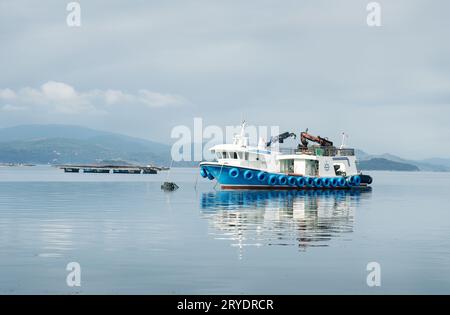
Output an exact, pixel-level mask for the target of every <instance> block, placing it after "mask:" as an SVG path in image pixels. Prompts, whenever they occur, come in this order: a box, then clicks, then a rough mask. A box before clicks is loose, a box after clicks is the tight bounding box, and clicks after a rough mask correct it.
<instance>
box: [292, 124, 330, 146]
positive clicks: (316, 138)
mask: <svg viewBox="0 0 450 315" xmlns="http://www.w3.org/2000/svg"><path fill="white" fill-rule="evenodd" d="M308 141H312V142H316V143H318V144H320V145H321V146H324V147H332V146H333V142H332V141H330V140H328V139H327V138H322V137H320V136H313V135H310V134H309V133H308V128H306V131H303V132H301V133H300V142H301V143H302V145H303V146H304V147H307V146H308Z"/></svg>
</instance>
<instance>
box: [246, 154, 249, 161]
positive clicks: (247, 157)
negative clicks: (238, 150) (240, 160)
mask: <svg viewBox="0 0 450 315" xmlns="http://www.w3.org/2000/svg"><path fill="white" fill-rule="evenodd" d="M245 160H246V161H248V160H249V154H248V152H245Z"/></svg>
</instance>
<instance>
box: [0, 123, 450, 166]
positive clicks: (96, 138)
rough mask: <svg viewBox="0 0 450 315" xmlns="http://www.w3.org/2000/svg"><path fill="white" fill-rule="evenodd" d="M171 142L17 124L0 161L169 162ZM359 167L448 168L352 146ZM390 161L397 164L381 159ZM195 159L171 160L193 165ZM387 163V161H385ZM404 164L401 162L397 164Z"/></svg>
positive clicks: (1, 144)
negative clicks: (186, 160) (377, 153)
mask: <svg viewBox="0 0 450 315" xmlns="http://www.w3.org/2000/svg"><path fill="white" fill-rule="evenodd" d="M170 152H171V146H170V145H168V144H164V143H160V142H156V141H152V140H146V139H142V138H136V137H131V136H127V135H123V134H119V133H114V132H109V131H102V130H96V129H92V128H87V127H82V126H77V125H63V124H44V125H42V124H36V125H19V126H14V127H8V128H1V129H0V163H32V164H69V163H93V162H98V161H102V160H122V161H128V162H131V163H140V164H142V163H145V164H158V165H161V166H169V165H170V164H172V162H171V155H170ZM355 154H356V156H357V158H358V160H359V164H360V167H361V169H363V170H364V169H370V168H375V169H382V167H383V163H384V167H385V168H387V169H388V170H389V169H392V168H394V169H402V170H405V169H410V170H415V168H418V169H419V170H421V171H450V159H445V158H429V159H424V160H418V161H414V160H408V159H404V158H401V157H398V156H395V155H392V154H389V153H384V154H379V155H373V154H369V153H367V152H365V151H363V150H360V149H355ZM383 159H384V160H386V161H392V162H395V163H397V164H395V163H394V164H392V163H387V162H383ZM197 164H198V163H196V162H174V163H173V166H194V165H197ZM388 164H389V165H388ZM400 164H404V165H400Z"/></svg>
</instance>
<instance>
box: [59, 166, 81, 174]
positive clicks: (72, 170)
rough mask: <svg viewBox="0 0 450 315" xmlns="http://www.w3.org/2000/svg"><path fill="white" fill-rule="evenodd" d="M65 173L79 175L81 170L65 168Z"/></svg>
mask: <svg viewBox="0 0 450 315" xmlns="http://www.w3.org/2000/svg"><path fill="white" fill-rule="evenodd" d="M63 170H64V172H65V173H79V172H80V169H79V168H76V167H75V168H74V167H64V168H63Z"/></svg>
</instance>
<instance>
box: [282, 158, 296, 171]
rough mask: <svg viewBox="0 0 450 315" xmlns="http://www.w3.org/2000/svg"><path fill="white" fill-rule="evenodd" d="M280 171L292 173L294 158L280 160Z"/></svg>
mask: <svg viewBox="0 0 450 315" xmlns="http://www.w3.org/2000/svg"><path fill="white" fill-rule="evenodd" d="M280 162H281V163H280V171H281V173H286V174H293V173H294V160H281V161H280Z"/></svg>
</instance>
